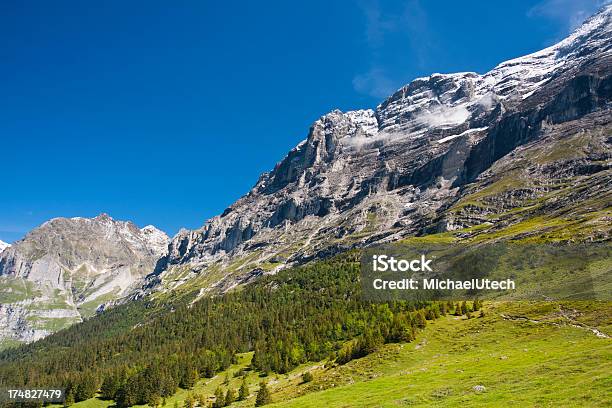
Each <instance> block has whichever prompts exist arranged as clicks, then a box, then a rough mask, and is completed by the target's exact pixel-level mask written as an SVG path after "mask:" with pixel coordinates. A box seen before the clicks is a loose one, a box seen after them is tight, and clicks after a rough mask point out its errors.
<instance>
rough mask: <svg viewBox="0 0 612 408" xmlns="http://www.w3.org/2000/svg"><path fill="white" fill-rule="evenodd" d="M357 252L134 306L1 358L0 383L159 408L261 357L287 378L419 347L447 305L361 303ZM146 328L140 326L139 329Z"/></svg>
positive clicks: (267, 369)
mask: <svg viewBox="0 0 612 408" xmlns="http://www.w3.org/2000/svg"><path fill="white" fill-rule="evenodd" d="M358 279H359V264H358V262H357V254H356V253H349V254H344V255H342V256H339V257H336V258H334V259H331V260H327V261H321V262H317V263H313V264H311V265H306V266H302V267H298V268H294V269H291V270H287V271H285V272H281V273H279V274H278V275H276V276H269V277H265V278H263V279H260V280H259V281H257V282H256V283H254V284H251V285H248V286H246V287H244V288H243V289H242V290H237V291H232V292H231V293H226V294H223V295H219V296H216V297H206V298H203V299H200V300H198V301H197V302H195V303H191V302H184V303H181V304H172V305H167V304H166V305H162V304H161V302H160V304H156V303H155V302H153V301H149V302H144V301H136V302H129V303H128V304H126V305H122V306H117V307H115V308H112V309H110V310H108V311H107V312H105V313H103V314H102V315H100V316H97V317H95V318H92V319H89V320H87V321H85V322H83V323H81V324H78V325H75V326H72V327H70V328H68V329H66V330H63V331H61V332H58V333H57V334H55V335H52V336H49V337H47V338H45V339H44V340H42V341H38V342H36V343H33V344H30V345H24V346H21V347H20V348H18V349H12V350H5V351H3V352H2V353H0V386H9V385H10V386H13V387H21V386H32V387H33V386H45V387H49V386H51V385H53V386H54V387H62V388H65V389H66V401H67V404H70V403H72V402H78V401H82V400H85V399H88V398H91V397H93V396H94V395H95V394H96V393H97V392H98V391H99V392H100V394H101V397H102V398H104V399H112V400H114V401H115V402H116V404H117V405H118V406H120V407H124V406H132V405H136V404H145V403H148V404H151V405H156V404H157V403H158V402H159V400H160V399H161V398H164V397H167V396H170V395H172V394H173V393H174V392H175V391H176V390H177V388H178V387H181V388H186V389H189V388H191V387H192V386H193V385H194V384H195V383H196V382H197V381H198V379H199V378H203V377H212V376H214V375H215V374H216V373H218V372H220V371H222V370H225V369H226V368H227V367H228V366H229V365H230V364H231V363H232V361H234V360H235V356H236V353H242V352H247V351H254V355H253V360H252V363H251V366H252V369H254V370H257V371H259V372H260V373H262V375H266V374H268V373H272V372H276V373H286V372H288V371H289V370H291V369H292V368H294V367H296V366H297V365H299V364H301V363H304V362H307V361H321V360H325V359H331V360H334V361H335V362H337V363H339V364H344V363H346V362H348V361H350V360H352V359H355V358H359V357H363V356H365V355H367V354H369V353H371V352H373V351H375V350H376V349H377V348H378V347H379V346H381V345H382V344H384V343H390V342H400V341H411V340H413V339H414V338H415V334H416V332H417V331H418V330H419V329H420V328H423V327H424V326H425V325H426V321H427V320H431V319H435V318H436V317H438V316H440V314H445V313H446V312H447V311H449V312H450V309H449V308H451V307H453V306H452V305H450V304H449V305H447V304H446V303H418V304H417V303H407V302H389V303H370V302H366V301H363V300H362V299H361V294H360V292H361V288H360V285H359V280H358ZM137 322H141V323H137Z"/></svg>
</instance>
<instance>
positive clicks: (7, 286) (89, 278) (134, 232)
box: [0, 214, 169, 343]
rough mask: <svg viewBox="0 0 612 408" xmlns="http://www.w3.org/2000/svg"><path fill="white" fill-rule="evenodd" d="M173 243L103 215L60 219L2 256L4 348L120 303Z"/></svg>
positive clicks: (1, 334) (0, 281) (151, 230)
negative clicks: (112, 304) (113, 303)
mask: <svg viewBox="0 0 612 408" xmlns="http://www.w3.org/2000/svg"><path fill="white" fill-rule="evenodd" d="M168 240H169V239H168V237H167V236H166V234H164V233H163V232H161V231H159V230H158V229H156V228H155V227H153V226H147V227H145V228H142V229H139V228H138V227H136V226H135V225H134V224H132V223H131V222H122V221H115V220H113V219H112V218H110V217H109V216H108V215H106V214H102V215H100V216H98V217H95V218H92V219H89V218H55V219H52V220H50V221H48V222H46V223H44V224H43V225H41V226H40V227H38V228H36V229H34V230H32V231H31V232H30V233H28V235H27V236H26V237H25V238H24V239H22V240H21V241H18V242H16V243H15V244H14V245H12V246H10V247H8V248H7V249H5V250H4V251H2V252H1V253H0V341H3V342H4V343H10V342H13V341H19V342H21V341H33V340H36V339H38V338H41V337H44V336H46V335H48V334H49V333H52V332H54V331H56V330H58V329H60V328H62V327H65V326H67V325H69V324H72V323H74V322H75V321H80V320H81V319H82V318H84V317H89V316H91V315H92V314H94V313H95V311H96V310H97V309H98V308H101V307H104V305H105V304H107V303H109V302H113V301H115V300H117V299H120V298H122V297H124V296H126V295H128V294H129V293H131V292H132V291H133V290H134V289H135V288H138V287H139V286H140V285H141V284H142V281H143V278H144V277H145V276H146V275H147V274H149V273H150V272H151V271H152V270H153V268H154V266H155V262H156V261H157V259H159V258H160V257H161V256H163V255H165V253H166V250H167V244H168Z"/></svg>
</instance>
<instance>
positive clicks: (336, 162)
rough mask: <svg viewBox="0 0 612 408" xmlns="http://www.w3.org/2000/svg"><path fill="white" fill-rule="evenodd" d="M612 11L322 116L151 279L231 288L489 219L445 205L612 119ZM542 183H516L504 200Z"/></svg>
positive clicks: (155, 284) (189, 234)
mask: <svg viewBox="0 0 612 408" xmlns="http://www.w3.org/2000/svg"><path fill="white" fill-rule="evenodd" d="M611 14H612V6H607V7H606V8H604V9H603V10H602V11H601V12H600V13H598V14H596V15H595V16H593V17H592V18H590V19H589V20H587V21H586V22H585V23H584V24H583V25H582V26H581V27H580V28H579V29H578V30H576V31H575V32H574V33H572V35H570V36H569V37H568V38H567V39H565V40H563V41H561V42H560V43H558V44H556V45H554V46H552V47H549V48H546V49H544V50H542V51H539V52H536V53H534V54H531V55H528V56H525V57H521V58H516V59H513V60H510V61H507V62H504V63H502V64H500V65H498V66H497V67H495V68H494V69H493V70H491V71H490V72H488V73H486V74H484V75H480V74H477V73H473V72H467V73H457V74H433V75H431V76H429V77H425V78H418V79H416V80H414V81H412V82H411V83H410V84H408V85H406V86H404V87H402V88H401V89H399V90H398V91H397V92H395V93H394V94H393V95H391V96H390V97H389V98H388V99H386V100H385V101H384V102H383V103H381V104H380V105H379V106H378V107H377V108H376V109H375V110H370V109H368V110H358V111H351V112H344V113H343V112H340V111H338V110H335V111H332V112H330V113H328V114H326V115H324V116H322V117H321V118H320V119H318V120H317V121H315V123H314V124H313V125H312V126H311V128H310V130H309V132H308V136H307V138H306V139H305V140H304V141H303V142H301V143H300V144H298V145H297V146H296V147H295V148H294V149H293V150H291V151H290V152H289V153H288V154H287V156H286V157H285V158H284V159H283V160H282V161H280V162H279V163H278V164H277V165H276V166H275V168H274V169H273V170H272V171H271V172H270V173H266V174H263V175H262V176H261V177H260V179H259V180H258V182H257V183H256V185H255V186H254V187H253V189H252V190H251V191H250V192H249V193H248V194H247V195H245V196H244V197H242V198H241V199H239V200H238V201H237V202H236V203H234V204H233V205H232V206H231V207H229V208H228V209H227V210H225V211H224V212H223V214H221V215H220V216H217V217H214V218H212V219H211V220H209V221H208V222H207V223H206V224H205V225H204V226H203V227H202V228H200V229H198V230H195V231H181V232H180V233H179V234H178V235H177V236H176V237H174V239H173V240H172V242H171V243H170V245H169V252H168V255H167V256H166V257H164V258H163V259H161V260H160V262H159V263H158V265H157V268H156V272H155V273H154V274H153V275H152V276H150V277H149V279H148V286H149V288H150V289H153V290H156V289H162V290H163V289H172V288H176V287H177V286H180V285H183V284H185V283H188V282H194V281H197V282H199V283H197V284H198V285H205V286H211V285H212V286H215V285H216V286H217V287H220V288H222V289H227V288H230V287H233V285H234V284H235V283H236V282H241V279H243V278H244V276H250V275H249V274H251V273H252V271H254V270H257V271H261V270H265V271H275V270H277V269H278V268H282V267H284V266H286V265H289V264H292V263H295V262H303V261H305V260H309V259H312V258H314V257H317V256H327V255H329V254H331V253H334V252H335V251H339V250H343V249H346V248H350V247H354V246H360V245H370V244H372V243H375V242H384V241H388V240H393V239H397V238H400V237H403V236H407V235H414V234H421V233H425V232H431V231H439V230H440V229H442V230H446V229H456V228H460V227H463V226H470V225H474V224H475V223H482V222H485V221H486V215H485V213H484V212H483V213H479V211H480V209H477V208H476V207H478V206H475V205H474V204H469V205H465V206H462V207H461V210H458V212H453V213H452V214H447V215H445V212H446V211H447V210H448V209H449V208H451V207H452V206H453V205H454V204H455V203H457V202H458V201H460V200H461V197H462V196H464V195H469V194H470V192H471V191H472V190H470V188H469V186H471V185H473V184H476V185H481V186H482V185H483V184H486V183H492V181H490V180H489V181H487V177H488V176H490V177H493V173H491V172H489V171H490V170H491V169H492V168H493V167H494V165H495V164H496V163H497V162H499V161H500V160H504V159H507V158H508V156H509V155H512V154H513V153H514V152H515V151H517V149H520V148H521V147H523V146H528V145H530V144H533V143H537V142H538V141H539V140H547V143H550V144H555V143H557V142H559V137H560V136H559V133H558V131H559V129H560V128H562V127H563V124H566V123H570V122H571V123H573V124H574V125H575V126H580V125H586V126H588V123H591V122H589V120H590V119H584V118H587V117H589V115H591V114H594V113H597V112H599V113H601V114H600V115H599V116H598V118H599V119H598V120H600V119H601V120H603V121H604V122H605V123H600V122H601V121H600V122H598V124H597V126H599V129H603V128H605V126H607V124H606V123H607V122H606V120H609V117H610V96H611V95H610V93H611V89H612V87H611V78H610V74H611V72H610V66H612V61H611V46H612V35H611V22H610V20H611ZM602 118H603V119H602ZM605 118H608V119H605ZM593 129H595V128H593ZM549 135H557V136H555V137H548V136H549ZM599 142H601V135H600V138H599V139H598V142H597V143H599ZM583 160H584V161H585V162H584V163H582V164H581V168H582V170H580V171H579V172H583V173H585V172H593V171H596V170H597V169H600V170H601V169H605V166H603V165H602V164H601V163H594V162H595V161H596V160H594V158H593V157H592V156H589V157H588V158H583ZM546 165H548V166H554V167H555V169H553V170H551V171H553V172H554V171H563V170H561V168H560V167H559V166H557V165H556V164H554V163H547V164H546ZM576 171H578V170H576ZM487 172H489V173H487ZM543 183H544V182H543ZM542 191H546V188H545V187H542V186H537V187H534V188H532V186H530V187H528V188H525V189H524V190H523V191H520V189H519V190H517V191H515V192H505V193H504V194H506V196H505V198H500V200H502V201H503V200H506V201H504V203H506V204H500V209H501V208H505V207H504V206H506V207H507V206H508V205H510V206H512V205H514V204H512V203H516V202H518V201H521V200H519V198H525V197H532V199H534V197H537V196H539V195H540V194H541V192H542ZM495 199H496V200H497V198H495ZM522 201H526V200H522ZM470 208H471V209H472V210H473V211H472V218H469V217H468V216H467V214H468V213H469V212H470V211H471V210H470ZM478 208H479V207H478ZM483 211H490V212H494V210H491V209H487V210H483ZM461 212H463V213H462V214H465V215H466V217H465V218H464V217H463V216H460V215H459V213H461ZM186 270H188V271H189V274H190V275H189V277H186V275H184V271H186ZM179 271H180V273H179ZM211 271H214V273H213V272H211ZM180 274H182V275H181V277H180V278H177V276H178V275H180ZM213 277H214V278H213ZM192 278H195V280H194V279H192ZM198 279H201V280H200V281H198ZM211 279H212V280H211ZM219 279H220V280H219ZM177 282H179V283H177Z"/></svg>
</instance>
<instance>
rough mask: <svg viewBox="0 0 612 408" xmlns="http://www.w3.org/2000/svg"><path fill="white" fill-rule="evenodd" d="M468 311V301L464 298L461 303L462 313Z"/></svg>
mask: <svg viewBox="0 0 612 408" xmlns="http://www.w3.org/2000/svg"><path fill="white" fill-rule="evenodd" d="M467 312H468V307H467V302H466V301H465V300H464V301H463V302H462V303H461V314H462V315H464V314H466V313H467Z"/></svg>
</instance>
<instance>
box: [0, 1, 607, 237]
mask: <svg viewBox="0 0 612 408" xmlns="http://www.w3.org/2000/svg"><path fill="white" fill-rule="evenodd" d="M174 3H176V4H179V5H178V6H174V7H172V6H170V4H171V3H170V2H167V1H163V2H162V1H124V0H122V1H111V0H109V1H98V2H94V1H76V0H75V1H62V0H58V1H48V0H44V1H28V2H20V1H10V0H9V1H2V2H0V39H1V41H2V42H1V45H0V158H1V159H0V175H1V176H2V188H1V189H0V239H1V240H4V241H8V242H11V241H14V240H16V239H19V238H21V237H22V236H23V235H24V234H25V233H26V232H27V231H28V230H30V229H31V228H33V227H35V226H37V225H39V224H41V223H42V222H44V221H45V220H47V219H49V218H52V217H58V216H66V217H73V216H85V217H91V216H95V215H97V214H98V213H100V212H107V213H109V214H110V215H111V216H113V217H114V218H117V219H124V220H133V221H134V222H135V223H136V224H137V225H140V226H144V225H146V224H154V225H156V226H158V227H160V228H162V229H163V230H165V231H166V232H168V233H169V234H170V235H173V234H174V233H176V232H177V230H178V229H179V228H180V227H187V228H197V227H199V226H201V225H202V224H203V223H204V221H205V220H206V219H207V218H209V217H211V216H213V215H215V214H218V213H220V212H221V211H223V209H224V208H225V207H227V206H228V205H230V204H231V203H232V202H233V201H234V200H236V199H237V198H239V197H240V196H241V195H242V194H244V193H246V192H247V191H248V190H249V189H250V188H251V187H252V186H253V184H254V183H255V181H256V180H257V178H258V176H259V174H260V173H262V172H263V171H267V170H270V169H271V168H272V167H273V166H274V164H275V163H276V162H277V161H279V160H280V159H282V157H283V156H284V155H285V154H286V152H287V151H288V150H289V149H291V148H292V147H293V146H295V145H296V144H297V143H298V142H299V141H300V140H302V139H303V138H304V137H305V136H306V134H307V131H308V127H309V125H310V124H311V123H312V121H314V120H316V119H317V118H318V117H319V116H320V115H322V114H324V113H325V112H327V111H329V110H331V109H334V108H339V109H342V110H349V109H356V108H368V107H375V106H376V105H377V104H378V103H379V102H381V100H382V99H383V97H384V96H385V95H386V94H388V93H390V92H391V91H392V90H393V89H395V88H397V87H399V86H401V85H403V84H404V83H407V82H409V81H410V80H412V79H413V78H415V77H418V76H423V75H427V74H430V73H432V72H454V71H477V72H481V73H482V72H485V71H487V70H489V69H491V68H492V67H493V66H495V65H496V64H497V63H499V62H501V61H503V60H506V59H509V58H512V57H516V56H520V55H523V54H526V53H529V52H532V51H535V50H538V49H540V48H542V47H544V46H546V45H550V44H551V43H553V42H554V41H555V40H557V39H559V38H561V37H563V36H564V35H566V34H567V33H568V31H569V30H570V29H571V28H572V27H574V26H576V25H577V24H578V23H579V22H580V21H581V20H582V19H584V18H585V17H586V16H587V15H588V14H590V13H592V12H593V11H595V9H596V8H597V7H598V6H599V5H600V3H601V1H599V0H593V1H582V2H581V1H572V0H545V1H506V2H501V1H489V0H487V1H465V2H463V1H462V2H459V1H443V2H436V1H433V0H427V1H425V0H422V1H414V0H409V1H384V2H383V1H380V2H376V1H368V0H364V1H329V0H324V1H320V0H310V1H304V2H290V1H278V2H267V1H261V2H254V1H244V2H217V1H215V2H212V1H205V0H193V1H181V2H174ZM299 3H301V4H299Z"/></svg>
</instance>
